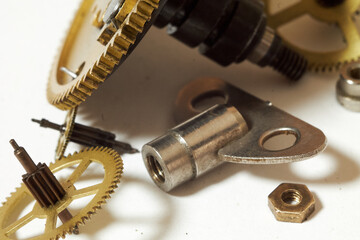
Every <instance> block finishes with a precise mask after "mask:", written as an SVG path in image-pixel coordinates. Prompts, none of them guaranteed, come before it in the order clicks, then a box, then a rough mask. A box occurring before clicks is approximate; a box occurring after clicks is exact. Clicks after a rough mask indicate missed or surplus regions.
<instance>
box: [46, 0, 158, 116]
mask: <svg viewBox="0 0 360 240" xmlns="http://www.w3.org/2000/svg"><path fill="white" fill-rule="evenodd" d="M159 1H160V0H134V1H121V0H115V1H114V0H113V1H111V2H109V1H103V0H93V1H89V0H83V1H82V3H81V6H80V8H79V10H78V12H77V14H76V16H75V19H74V20H73V23H72V25H71V27H70V30H69V32H68V34H67V37H66V39H65V42H64V44H63V46H62V47H61V51H60V52H59V54H58V56H57V57H56V59H55V62H54V65H53V67H52V70H51V72H50V78H49V82H48V90H47V97H48V100H49V102H50V103H51V104H53V105H55V106H56V107H58V108H60V109H62V110H68V109H71V108H73V107H75V106H77V105H79V104H80V103H81V102H83V101H85V99H86V98H87V97H88V96H90V95H91V94H92V92H93V90H94V89H97V88H98V87H99V85H100V84H101V83H102V82H104V81H105V79H106V77H107V76H108V75H109V74H110V73H111V72H112V71H113V70H114V68H115V66H117V65H118V64H119V63H120V61H121V60H122V59H123V57H125V56H126V55H127V54H128V52H129V51H131V47H132V46H133V45H134V44H135V43H136V41H137V40H138V39H139V38H141V33H144V32H145V31H146V26H145V25H146V23H147V22H148V21H149V20H150V19H151V16H152V13H153V11H154V10H155V9H157V8H158V3H159ZM89 49H90V50H89Z"/></svg>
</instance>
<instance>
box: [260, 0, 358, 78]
mask: <svg viewBox="0 0 360 240" xmlns="http://www.w3.org/2000/svg"><path fill="white" fill-rule="evenodd" d="M263 1H264V3H265V9H266V13H267V15H268V24H269V25H270V26H271V27H272V28H274V29H276V30H277V33H278V34H279V35H280V36H281V37H282V39H283V40H284V42H285V43H286V44H287V45H288V46H289V47H290V48H292V49H294V50H296V51H298V52H299V53H300V54H302V55H303V56H304V57H305V58H306V59H307V60H308V62H309V64H308V68H309V70H313V71H326V70H330V71H331V70H338V69H339V68H340V67H341V66H342V65H343V64H345V63H347V62H351V61H356V60H358V59H359V58H360V33H359V31H358V29H357V27H356V23H355V21H354V19H353V16H354V14H355V13H357V12H358V10H359V6H360V0H351V1H350V0H345V1H342V2H341V1H338V2H339V4H338V5H336V6H331V7H330V6H328V7H325V6H323V5H321V4H320V3H319V2H320V1H317V0H301V1H299V2H297V3H295V4H293V5H291V6H289V7H286V8H284V9H281V10H280V11H279V12H276V13H275V14H273V11H272V7H274V6H276V5H277V4H280V2H279V0H263ZM323 2H326V1H323ZM328 2H331V1H328ZM305 14H309V15H310V16H311V17H313V18H315V19H316V20H319V21H321V22H325V23H330V24H335V25H336V26H338V27H339V28H340V30H341V32H342V34H343V38H344V40H345V42H346V47H345V48H343V49H340V50H336V51H328V52H315V51H310V50H307V49H305V48H302V47H299V46H296V45H295V44H294V43H292V42H291V41H289V40H287V37H286V36H284V34H281V33H280V32H279V31H278V30H279V27H281V26H283V25H285V24H287V23H289V22H291V21H292V20H295V19H297V18H299V17H301V16H303V15H305Z"/></svg>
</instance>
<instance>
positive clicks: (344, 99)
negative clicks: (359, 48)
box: [336, 62, 360, 112]
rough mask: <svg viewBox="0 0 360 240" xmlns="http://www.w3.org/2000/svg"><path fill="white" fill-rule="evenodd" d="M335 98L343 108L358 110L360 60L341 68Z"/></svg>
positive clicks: (359, 110) (359, 102)
mask: <svg viewBox="0 0 360 240" xmlns="http://www.w3.org/2000/svg"><path fill="white" fill-rule="evenodd" d="M336 98H337V100H338V102H339V103H340V104H341V105H343V106H344V107H345V108H347V109H349V110H351V111H355V112H360V62H352V63H349V64H346V65H345V66H343V67H342V68H341V70H340V79H339V81H338V82H337V84H336Z"/></svg>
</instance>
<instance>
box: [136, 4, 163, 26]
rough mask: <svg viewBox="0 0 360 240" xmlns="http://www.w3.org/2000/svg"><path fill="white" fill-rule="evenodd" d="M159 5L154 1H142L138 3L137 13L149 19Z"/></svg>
mask: <svg viewBox="0 0 360 240" xmlns="http://www.w3.org/2000/svg"><path fill="white" fill-rule="evenodd" d="M157 7H158V3H155V2H153V1H142V2H140V3H139V4H138V7H137V14H140V15H141V16H142V17H143V18H144V19H145V21H147V20H149V19H150V18H151V15H152V13H153V11H154V9H155V8H157ZM144 25H145V22H144Z"/></svg>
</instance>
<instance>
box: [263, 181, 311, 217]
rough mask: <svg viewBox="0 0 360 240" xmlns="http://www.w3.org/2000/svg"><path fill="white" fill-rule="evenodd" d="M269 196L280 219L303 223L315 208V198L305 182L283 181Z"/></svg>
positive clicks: (271, 206) (272, 207)
mask: <svg viewBox="0 0 360 240" xmlns="http://www.w3.org/2000/svg"><path fill="white" fill-rule="evenodd" d="M268 198H269V207H270V209H271V211H272V213H273V214H274V216H275V218H276V219H277V220H278V221H282V222H294V223H302V222H303V221H305V220H306V219H307V218H308V217H309V216H310V214H311V213H313V212H314V210H315V198H314V196H313V194H312V193H311V192H310V190H309V189H308V188H307V187H306V186H305V185H303V184H293V183H282V184H280V185H279V186H278V187H277V188H276V189H275V190H274V191H273V192H272V193H270V195H269V197H268Z"/></svg>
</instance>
